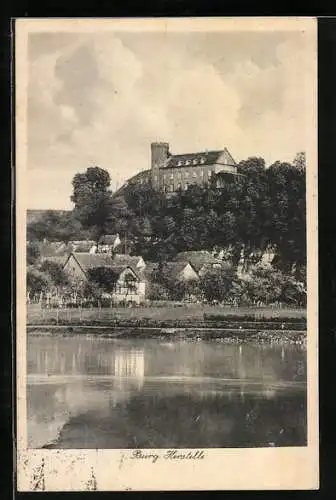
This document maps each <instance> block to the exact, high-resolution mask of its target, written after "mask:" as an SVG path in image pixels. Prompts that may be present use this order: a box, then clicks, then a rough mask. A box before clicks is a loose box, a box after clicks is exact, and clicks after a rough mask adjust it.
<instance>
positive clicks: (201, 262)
mask: <svg viewBox="0 0 336 500" xmlns="http://www.w3.org/2000/svg"><path fill="white" fill-rule="evenodd" d="M174 260H175V261H177V262H178V261H184V262H185V261H189V262H190V263H191V265H192V266H193V267H194V268H195V269H196V271H197V272H198V271H199V270H200V269H201V268H202V267H203V266H205V265H209V264H210V265H211V264H223V261H222V260H220V259H217V258H216V257H214V256H213V255H212V254H211V253H210V252H208V251H207V250H199V251H194V250H193V251H189V252H180V253H178V254H177V255H176V256H175V258H174Z"/></svg>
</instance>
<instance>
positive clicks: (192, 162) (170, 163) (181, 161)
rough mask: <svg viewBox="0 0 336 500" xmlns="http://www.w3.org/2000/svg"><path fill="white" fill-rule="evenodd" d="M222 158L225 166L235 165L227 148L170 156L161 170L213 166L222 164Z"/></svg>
mask: <svg viewBox="0 0 336 500" xmlns="http://www.w3.org/2000/svg"><path fill="white" fill-rule="evenodd" d="M221 158H224V159H225V161H226V163H225V164H226V165H236V162H235V161H234V159H233V158H232V156H231V154H230V153H229V151H228V150H227V148H224V149H221V150H216V151H204V152H199V153H186V154H179V155H171V156H169V157H168V159H167V162H166V163H165V165H164V167H163V168H172V167H179V168H180V167H190V166H196V165H214V164H216V163H222V162H221V161H220V160H221Z"/></svg>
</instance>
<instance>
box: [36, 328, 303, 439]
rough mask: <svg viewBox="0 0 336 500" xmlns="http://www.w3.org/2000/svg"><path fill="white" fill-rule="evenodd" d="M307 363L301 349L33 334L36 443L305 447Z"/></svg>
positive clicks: (295, 347)
mask: <svg viewBox="0 0 336 500" xmlns="http://www.w3.org/2000/svg"><path fill="white" fill-rule="evenodd" d="M305 359H306V353H305V350H304V349H303V348H301V347H298V346H285V347H278V346H260V345H243V346H237V345H223V344H217V343H214V342H198V343H191V342H169V343H168V342H159V341H153V340H152V341H150V340H146V341H141V340H134V341H117V340H112V339H106V338H105V339H102V338H97V337H92V338H88V337H68V338H64V337H61V336H59V337H58V336H54V337H48V338H47V337H31V338H29V344H28V381H29V386H28V421H29V423H28V434H29V446H30V447H41V446H43V445H45V444H46V443H50V442H52V441H54V444H53V445H52V446H54V447H61V448H90V447H93V448H97V447H98V448H127V447H227V446H237V447H239V446H273V445H274V446H284V445H287V446H290V445H304V444H305V440H306V395H305V380H306V361H305ZM177 423H178V424H177Z"/></svg>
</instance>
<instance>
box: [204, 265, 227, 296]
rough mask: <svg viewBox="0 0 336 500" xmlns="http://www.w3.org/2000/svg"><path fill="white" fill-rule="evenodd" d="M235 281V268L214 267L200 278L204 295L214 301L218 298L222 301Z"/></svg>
mask: <svg viewBox="0 0 336 500" xmlns="http://www.w3.org/2000/svg"><path fill="white" fill-rule="evenodd" d="M232 282H233V270H232V268H228V269H213V270H211V271H210V272H207V273H206V274H205V275H204V276H202V277H201V279H200V289H201V290H202V292H203V295H204V297H205V298H206V299H207V300H208V301H209V302H212V301H214V300H218V301H219V302H222V301H223V300H225V299H226V298H227V297H228V294H229V291H230V289H231V286H232Z"/></svg>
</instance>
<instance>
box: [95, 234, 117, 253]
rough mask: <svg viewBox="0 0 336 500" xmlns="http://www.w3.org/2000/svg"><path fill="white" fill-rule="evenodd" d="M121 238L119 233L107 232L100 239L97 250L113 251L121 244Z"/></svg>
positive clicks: (103, 251)
mask: <svg viewBox="0 0 336 500" xmlns="http://www.w3.org/2000/svg"><path fill="white" fill-rule="evenodd" d="M120 244H121V239H120V236H119V234H118V233H117V234H105V235H104V236H102V237H101V238H100V239H99V242H98V248H97V252H99V253H112V252H115V251H116V249H117V248H118V247H119V246H120Z"/></svg>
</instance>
